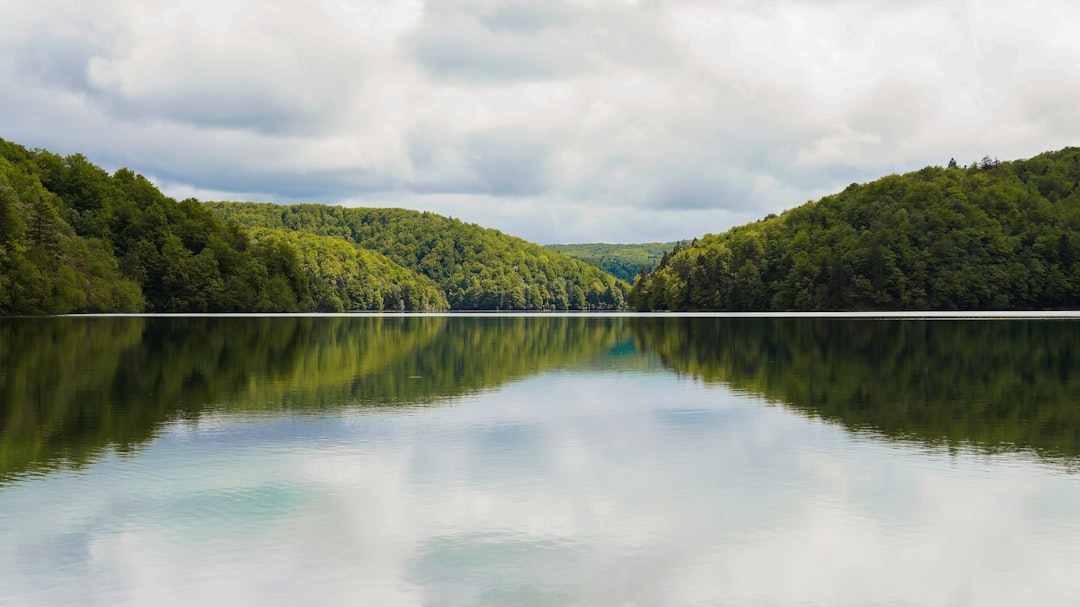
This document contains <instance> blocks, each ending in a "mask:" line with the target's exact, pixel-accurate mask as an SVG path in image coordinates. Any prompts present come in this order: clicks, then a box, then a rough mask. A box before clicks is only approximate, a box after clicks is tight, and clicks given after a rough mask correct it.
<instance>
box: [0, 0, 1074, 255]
mask: <svg viewBox="0 0 1080 607" xmlns="http://www.w3.org/2000/svg"><path fill="white" fill-rule="evenodd" d="M1078 23H1080V3H1076V2H1074V1H1070V0H1045V1H1040V2H1036V3H1021V2H1015V1H1008V2H1004V1H998V0H980V1H978V2H976V1H974V0H970V1H968V0H944V1H928V0H907V1H905V2H896V1H894V0H713V1H711V2H698V1H692V0H636V1H635V0H544V1H542V2H541V1H523V0H511V1H505V2H499V1H495V0H431V1H429V2H421V1H411V0H395V1H381V0H378V1H368V0H351V1H347V0H280V1H270V0H264V1H246V0H212V1H211V0H185V1H184V2H176V1H175V0H169V1H168V2H166V1H163V0H95V1H94V2H85V1H81V0H35V1H34V2H27V1H25V0H0V137H2V138H4V139H8V140H10V141H14V142H17V143H20V144H22V145H25V146H28V147H32V148H45V149H48V150H50V151H53V152H56V153H60V154H65V155H66V154H71V153H82V154H84V155H86V156H87V158H89V159H90V161H91V162H94V163H96V164H98V165H100V166H102V167H104V168H106V169H107V170H110V171H111V170H115V169H117V168H120V167H128V168H131V169H133V170H135V171H137V172H139V173H142V174H144V175H146V176H147V177H149V178H150V179H151V180H152V181H154V183H155V184H157V185H158V186H159V187H160V188H161V189H162V190H163V191H164V192H165V193H166V194H168V195H170V196H173V197H176V198H186V197H189V196H194V197H196V198H199V199H201V200H254V201H263V202H278V203H294V202H322V203H328V204H343V205H346V206H376V207H403V208H409V209H417V210H425V211H432V212H436V213H440V214H443V215H448V216H452V217H456V218H460V219H463V220H465V221H468V222H473V223H478V224H480V225H484V226H488V227H493V228H497V229H500V230H502V231H504V232H506V233H509V234H513V235H516V236H521V237H523V238H526V239H528V240H532V241H534V242H540V243H574V242H657V241H660V242H666V241H672V240H678V239H683V238H692V237H695V236H700V235H702V234H704V233H707V232H714V233H715V232H722V231H724V230H726V229H728V228H730V227H732V226H734V225H739V224H743V223H747V222H750V221H754V220H756V219H760V218H761V217H764V216H765V215H767V214H768V213H777V212H780V211H782V210H784V209H788V208H792V207H795V206H798V205H800V204H802V203H804V202H806V201H808V200H815V199H817V198H819V197H821V196H823V195H826V194H830V193H834V192H837V191H839V190H841V189H843V188H844V187H845V186H847V185H848V184H850V183H853V182H865V181H870V180H873V179H875V178H877V177H880V176H882V175H886V174H890V173H903V172H906V171H911V170H916V169H919V168H921V167H924V166H927V165H945V164H946V163H948V161H949V159H950V158H955V159H956V160H957V162H959V163H960V164H970V163H972V162H974V161H977V160H979V159H981V158H982V157H984V156H991V157H996V158H1000V159H1002V160H1009V159H1016V158H1027V157H1030V156H1033V155H1035V154H1038V153H1040V152H1043V151H1047V150H1054V149H1060V148H1062V147H1065V146H1068V145H1077V144H1078V143H1080V112H1077V111H1076V109H1075V108H1076V100H1077V99H1080V62H1078V61H1076V58H1077V57H1080V36H1076V35H1075V29H1076V25H1077V24H1078Z"/></svg>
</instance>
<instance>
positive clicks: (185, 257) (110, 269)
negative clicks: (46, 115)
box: [0, 139, 447, 315]
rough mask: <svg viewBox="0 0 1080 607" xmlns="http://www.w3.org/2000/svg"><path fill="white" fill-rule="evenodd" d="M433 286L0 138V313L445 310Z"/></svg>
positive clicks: (354, 251)
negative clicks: (255, 232)
mask: <svg viewBox="0 0 1080 607" xmlns="http://www.w3.org/2000/svg"><path fill="white" fill-rule="evenodd" d="M446 307H447V304H446V301H445V298H444V297H443V296H442V294H441V292H440V291H439V289H438V288H437V287H436V286H435V284H434V283H432V282H431V281H430V280H429V279H427V278H424V277H420V276H417V275H416V274H415V273H413V272H410V271H408V270H406V269H404V268H401V267H399V266H397V265H396V264H394V263H393V262H391V261H390V260H388V259H386V258H385V257H383V256H381V255H379V254H378V253H375V252H372V251H367V250H362V249H359V248H357V247H355V246H354V245H351V244H348V243H344V242H341V241H339V240H337V239H331V238H323V237H317V236H309V237H304V238H300V237H298V236H293V235H264V236H263V237H260V238H256V239H252V238H251V236H250V235H249V234H247V233H245V232H244V231H243V230H241V229H240V228H239V227H237V226H236V225H234V224H229V223H227V222H223V221H221V220H219V219H217V218H216V217H214V216H213V215H212V214H211V213H210V212H209V211H208V210H207V209H206V208H205V207H203V206H202V205H201V204H199V203H198V201H196V200H194V199H188V200H183V201H180V202H177V201H176V200H173V199H172V198H169V197H167V196H165V195H164V194H162V193H161V192H160V191H159V190H158V189H157V188H156V187H154V185H153V184H152V183H150V181H148V180H147V179H146V178H144V177H142V176H141V175H137V174H135V173H134V172H132V171H130V170H128V169H120V170H118V171H116V172H115V173H113V174H111V175H110V174H108V173H106V172H105V171H104V170H102V169H101V168H99V167H97V166H95V165H93V164H92V163H90V162H89V161H88V160H87V159H86V158H85V157H83V156H82V155H79V154H72V155H70V156H66V157H61V156H59V155H56V154H53V153H50V152H48V151H45V150H29V149H26V148H25V147H22V146H20V145H18V144H15V143H10V142H7V141H4V140H2V139H0V315H5V314H63V313H78V312H140V311H150V312H304V311H337V310H342V309H358V308H360V309H376V310H380V309H392V310H401V309H409V310H431V309H435V310H442V309H446Z"/></svg>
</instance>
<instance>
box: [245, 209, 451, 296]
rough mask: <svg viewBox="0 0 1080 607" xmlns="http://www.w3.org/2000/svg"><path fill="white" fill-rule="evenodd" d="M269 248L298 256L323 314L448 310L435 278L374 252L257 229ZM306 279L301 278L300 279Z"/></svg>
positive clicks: (333, 241) (261, 241) (298, 234)
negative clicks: (357, 311) (420, 273)
mask: <svg viewBox="0 0 1080 607" xmlns="http://www.w3.org/2000/svg"><path fill="white" fill-rule="evenodd" d="M253 237H254V240H255V242H256V243H257V246H258V247H260V248H264V249H271V250H281V251H289V252H294V253H295V254H296V255H298V256H299V259H298V261H299V267H300V268H301V269H302V270H303V273H304V276H303V277H302V279H301V280H298V282H302V283H303V284H306V285H307V286H308V287H309V290H310V294H311V307H312V309H314V310H315V311H318V312H344V311H347V310H415V311H439V310H446V309H447V307H448V304H447V303H446V297H445V296H444V295H443V293H442V291H441V290H439V287H438V285H436V284H435V283H434V282H433V281H432V280H431V279H429V278H427V277H426V276H419V275H417V274H416V273H414V272H411V271H409V270H406V269H405V268H402V267H401V266H399V265H397V264H395V263H394V262H392V261H390V260H389V259H387V258H386V257H385V256H383V255H380V254H379V253H376V252H374V251H369V250H367V249H363V248H361V247H359V246H357V245H354V244H352V243H350V242H346V241H345V240H342V239H339V238H333V237H330V236H318V235H316V234H312V233H309V232H294V231H290V230H284V229H277V230H268V229H261V228H260V229H256V230H254V231H253ZM300 278H301V277H298V279H300Z"/></svg>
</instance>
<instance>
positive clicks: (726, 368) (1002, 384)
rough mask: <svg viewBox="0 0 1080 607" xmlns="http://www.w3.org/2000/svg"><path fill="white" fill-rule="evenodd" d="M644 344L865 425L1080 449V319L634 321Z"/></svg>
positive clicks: (997, 443)
mask: <svg viewBox="0 0 1080 607" xmlns="http://www.w3.org/2000/svg"><path fill="white" fill-rule="evenodd" d="M632 327H633V331H634V335H635V337H636V338H637V339H638V342H639V344H641V345H642V347H643V348H645V349H648V350H654V351H656V352H658V353H659V354H660V356H661V358H662V360H663V361H664V362H665V364H666V365H668V366H670V367H671V368H673V369H674V370H676V371H677V372H679V373H686V374H689V375H692V376H693V377H695V378H699V379H701V380H703V381H705V382H722V383H724V384H727V385H729V386H730V387H731V388H733V389H735V390H739V391H745V392H748V393H753V394H759V395H762V396H764V397H765V398H767V399H769V400H771V401H774V402H778V403H782V404H784V405H785V406H787V407H790V408H792V409H796V410H798V411H801V412H803V413H805V414H808V415H812V416H819V417H822V418H824V419H828V420H832V421H836V422H840V423H842V424H843V425H845V426H846V427H848V428H851V429H855V430H870V431H872V432H874V433H876V434H879V435H882V436H885V437H890V438H899V439H906V440H915V441H923V442H927V443H932V444H945V445H948V446H950V447H954V446H961V445H970V446H976V447H979V448H982V449H986V450H991V451H993V450H1010V449H1033V450H1035V451H1036V452H1038V453H1039V454H1040V455H1042V456H1044V457H1050V458H1059V457H1076V456H1078V455H1080V358H1078V355H1080V323H1077V322H1074V321H1060V320H1058V321H1055V320H1007V321H1006V320H1002V321H976V320H967V321H929V320H924V321H918V320H916V321H912V320H905V321H900V320H838V319H820V318H819V319H790V318H788V319H772V318H712V319H702V318H649V319H634V320H633V321H632Z"/></svg>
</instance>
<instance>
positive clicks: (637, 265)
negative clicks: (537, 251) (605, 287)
mask: <svg viewBox="0 0 1080 607" xmlns="http://www.w3.org/2000/svg"><path fill="white" fill-rule="evenodd" d="M677 244H678V243H677V242H645V243H640V244H607V243H589V244H549V245H544V247H545V248H548V249H551V250H552V251H558V252H560V253H566V254H567V255H569V256H571V257H574V258H576V259H580V260H581V261H584V262H585V263H587V264H589V265H593V266H596V267H598V268H600V269H601V270H603V271H605V272H607V273H608V274H611V275H612V276H614V277H616V278H620V279H622V280H625V281H626V282H633V281H634V279H635V278H636V277H637V276H638V274H639V273H641V271H642V270H644V271H646V272H648V271H649V270H652V269H653V266H655V265H656V264H657V262H659V261H660V257H661V256H663V254H664V253H667V252H668V251H670V250H671V249H673V248H674V247H675V245H677Z"/></svg>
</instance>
